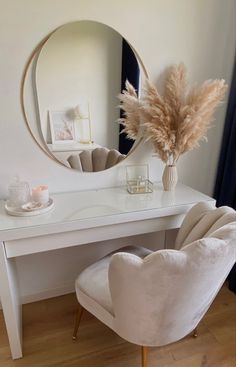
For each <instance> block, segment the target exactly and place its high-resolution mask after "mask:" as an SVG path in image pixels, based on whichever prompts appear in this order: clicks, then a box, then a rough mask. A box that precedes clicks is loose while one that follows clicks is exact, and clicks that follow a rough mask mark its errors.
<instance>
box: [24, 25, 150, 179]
mask: <svg viewBox="0 0 236 367" xmlns="http://www.w3.org/2000/svg"><path fill="white" fill-rule="evenodd" d="M144 78H147V73H146V70H145V68H144V66H143V64H142V62H141V60H140V58H139V56H138V55H137V53H136V52H135V51H134V49H133V48H132V47H131V46H130V45H129V43H128V42H127V41H126V40H125V39H124V38H123V37H122V36H121V35H120V34H119V33H118V32H117V31H115V30H114V29H112V28H111V27H108V26H106V25H104V24H101V23H98V22H94V21H78V22H73V23H69V24H66V25H63V26H61V27H59V28H58V29H56V30H55V31H54V32H52V33H51V34H50V35H49V36H48V37H46V39H45V40H43V41H42V42H41V44H40V45H39V46H38V47H37V48H36V49H35V51H34V52H33V54H32V56H31V58H30V60H29V62H28V64H27V67H26V70H25V73H24V77H23V83H22V107H23V113H24V117H25V119H26V122H27V125H28V127H29V129H30V132H31V134H32V136H33V138H34V139H35V141H36V142H37V143H38V145H39V146H40V147H41V148H42V149H43V150H44V152H45V153H47V154H48V155H49V156H50V157H51V158H53V159H54V160H55V161H57V162H58V163H60V164H62V165H64V166H66V167H68V168H72V169H76V170H78V171H80V172H96V171H101V170H104V169H108V168H110V167H112V166H114V165H115V164H117V163H119V162H121V161H122V160H124V159H125V158H126V157H127V155H128V154H130V152H131V151H132V150H133V149H134V148H133V143H134V142H133V141H132V140H130V139H127V137H126V135H125V134H124V133H121V130H122V127H121V126H120V125H119V124H118V119H119V118H120V117H122V111H121V110H120V108H119V100H118V94H119V93H120V92H121V91H122V90H123V89H124V88H125V81H126V80H129V82H130V83H131V84H133V86H134V87H135V88H136V90H137V93H138V94H139V91H140V90H141V84H142V80H144ZM136 144H137V142H136Z"/></svg>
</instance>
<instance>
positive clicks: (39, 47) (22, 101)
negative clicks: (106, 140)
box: [20, 19, 149, 173]
mask: <svg viewBox="0 0 236 367" xmlns="http://www.w3.org/2000/svg"><path fill="white" fill-rule="evenodd" d="M80 21H82V22H83V21H90V22H95V23H99V24H103V25H105V26H107V25H106V24H104V23H101V22H96V21H94V20H88V19H87V20H85V19H83V20H78V21H75V22H70V23H65V24H63V25H61V26H59V27H57V28H55V29H54V30H53V31H52V32H50V33H49V34H48V35H47V36H46V37H44V38H43V39H42V40H41V41H40V42H39V44H38V45H37V46H36V47H35V48H34V50H33V51H32V53H31V54H30V56H29V58H28V60H27V62H26V65H25V67H24V70H23V75H22V79H21V87H20V104H21V111H22V113H23V117H24V120H25V123H26V127H27V129H28V131H29V133H30V135H31V137H32V138H33V140H34V141H35V142H36V144H37V145H38V147H39V148H40V149H41V150H42V151H43V152H44V153H45V154H46V155H47V156H48V157H49V158H50V159H51V160H53V161H54V162H55V163H57V164H59V165H60V166H61V167H64V168H66V169H70V170H71V169H73V168H70V167H67V166H66V165H65V164H63V163H62V162H61V161H60V160H58V159H57V158H56V157H55V156H54V155H53V154H52V153H51V151H50V150H49V149H48V148H47V147H46V143H45V146H44V145H43V144H42V145H41V144H40V142H39V141H38V139H37V138H36V137H35V135H34V133H33V131H32V128H31V126H30V123H29V121H28V117H27V113H26V108H25V87H26V78H27V75H28V72H29V69H30V67H31V64H32V62H33V60H34V58H35V57H36V55H37V54H38V53H40V51H41V50H42V48H43V46H44V45H45V43H46V42H47V41H48V40H49V38H50V37H51V36H52V35H53V34H54V33H55V32H57V31H58V30H59V29H61V28H63V27H65V26H66V25H67V24H71V23H77V22H80ZM107 27H110V26H107ZM110 28H111V29H113V28H112V27H110ZM113 30H114V29H113ZM115 31H116V32H117V33H118V34H119V35H120V36H121V37H122V38H124V37H123V36H122V35H121V34H120V33H119V32H118V31H117V30H115ZM124 39H125V38H124ZM125 41H126V42H127V43H128V45H129V47H130V48H131V50H132V51H133V53H134V55H135V56H136V59H137V60H138V62H139V65H140V66H141V68H142V71H143V74H144V77H145V78H146V79H149V76H148V73H147V70H146V68H145V66H144V64H143V61H142V59H141V57H140V56H139V54H138V53H137V51H136V50H135V48H134V47H133V46H131V44H130V43H129V42H128V41H127V40H126V39H125ZM142 140H143V138H142V137H140V138H139V140H138V141H135V142H134V145H133V147H132V148H131V149H130V151H129V152H128V154H127V156H126V157H125V159H126V158H127V157H128V156H129V155H130V154H131V153H133V152H134V150H135V149H136V148H137V146H138V145H139V144H140V143H141V141H142ZM119 163H121V162H119ZM119 163H117V164H116V165H115V166H117V165H118V164H119ZM115 166H113V167H115ZM113 167H111V168H113ZM108 169H109V168H108ZM75 171H76V170H75ZM104 171H106V170H104ZM78 172H79V173H84V172H80V171H78ZM99 172H103V171H99ZM85 173H94V172H85Z"/></svg>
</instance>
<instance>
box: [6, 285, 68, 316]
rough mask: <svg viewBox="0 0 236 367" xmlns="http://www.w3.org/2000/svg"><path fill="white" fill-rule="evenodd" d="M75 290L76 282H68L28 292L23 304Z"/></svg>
mask: <svg viewBox="0 0 236 367" xmlns="http://www.w3.org/2000/svg"><path fill="white" fill-rule="evenodd" d="M73 292H75V286H74V283H71V282H70V283H68V284H64V285H63V286H60V287H57V288H52V289H46V290H45V291H42V292H37V293H33V294H28V295H25V296H22V304H23V305H24V304H27V303H31V302H37V301H42V300H44V299H48V298H53V297H58V296H63V295H64V294H68V293H73ZM1 309H2V305H1V302H0V310H1Z"/></svg>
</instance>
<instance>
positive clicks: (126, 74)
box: [119, 39, 140, 154]
mask: <svg viewBox="0 0 236 367" xmlns="http://www.w3.org/2000/svg"><path fill="white" fill-rule="evenodd" d="M139 76H140V71H139V65H138V62H137V59H136V56H135V54H134V52H133V50H132V49H131V47H130V46H129V44H128V43H127V42H126V41H125V40H124V39H123V41H122V71H121V91H123V90H124V89H125V82H126V80H127V79H128V81H129V82H130V83H131V84H132V85H133V87H134V88H135V89H136V91H137V94H138V90H139ZM120 117H124V115H123V111H121V112H120ZM122 129H123V127H122V125H121V126H120V132H121V130H122ZM133 144H134V141H133V140H131V139H127V135H126V134H125V133H121V134H120V136H119V151H120V153H122V154H127V153H128V152H129V151H130V149H131V148H132V145H133Z"/></svg>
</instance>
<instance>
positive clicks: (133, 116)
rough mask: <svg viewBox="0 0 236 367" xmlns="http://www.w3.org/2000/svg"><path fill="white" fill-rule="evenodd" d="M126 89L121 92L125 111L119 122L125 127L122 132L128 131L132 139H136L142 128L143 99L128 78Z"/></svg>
mask: <svg viewBox="0 0 236 367" xmlns="http://www.w3.org/2000/svg"><path fill="white" fill-rule="evenodd" d="M125 88H126V89H125V90H124V91H123V92H122V93H121V94H119V96H118V98H119V100H120V102H121V103H120V108H121V109H122V110H123V111H124V116H125V117H124V118H120V119H119V120H118V122H119V123H120V124H121V125H122V126H123V127H124V128H123V130H122V131H121V133H126V134H127V137H128V138H130V139H134V140H135V139H136V138H137V135H138V131H139V128H140V107H141V104H142V103H141V100H140V99H138V96H137V93H136V90H135V89H134V87H133V86H132V84H130V83H129V81H128V80H126V83H125Z"/></svg>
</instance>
